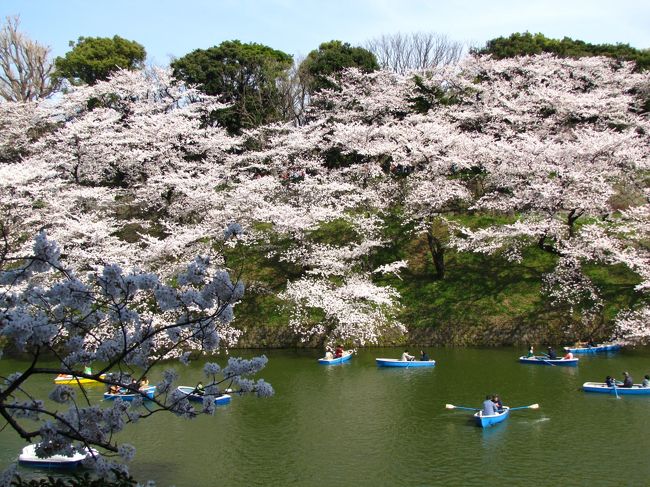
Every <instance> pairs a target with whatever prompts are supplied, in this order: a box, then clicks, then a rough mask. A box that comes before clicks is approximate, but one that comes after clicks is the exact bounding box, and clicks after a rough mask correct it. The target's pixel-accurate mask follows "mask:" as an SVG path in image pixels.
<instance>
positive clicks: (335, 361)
mask: <svg viewBox="0 0 650 487" xmlns="http://www.w3.org/2000/svg"><path fill="white" fill-rule="evenodd" d="M353 353H354V350H346V351H344V352H343V355H342V356H340V357H337V358H332V359H326V358H319V359H318V363H319V364H321V365H337V364H342V363H343V362H347V361H348V360H350V359H351V358H352V354H353Z"/></svg>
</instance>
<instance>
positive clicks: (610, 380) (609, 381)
mask: <svg viewBox="0 0 650 487" xmlns="http://www.w3.org/2000/svg"><path fill="white" fill-rule="evenodd" d="M615 384H616V381H615V380H614V378H613V377H612V376H611V375H608V376H607V377H605V385H606V386H607V387H614V385H615Z"/></svg>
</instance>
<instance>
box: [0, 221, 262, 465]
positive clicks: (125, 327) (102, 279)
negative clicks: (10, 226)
mask: <svg viewBox="0 0 650 487" xmlns="http://www.w3.org/2000/svg"><path fill="white" fill-rule="evenodd" d="M236 231H237V227H236V226H231V227H229V228H228V229H227V230H226V232H225V237H226V238H232V237H234V232H236ZM1 257H2V259H1V260H0V334H1V335H2V337H3V338H4V339H5V340H6V343H7V344H8V346H10V347H13V348H15V349H16V350H18V351H20V352H22V353H24V354H26V355H27V356H29V357H30V358H29V360H27V362H26V364H27V365H26V367H25V368H24V369H23V370H19V371H16V372H15V373H13V374H10V375H8V376H5V377H2V378H1V380H2V386H1V387H0V415H1V416H2V417H3V419H4V420H5V421H6V422H7V424H8V425H9V426H10V427H11V428H13V429H14V430H15V431H16V432H17V433H18V434H19V435H20V436H21V437H22V438H24V439H26V440H28V441H34V442H37V449H36V451H37V454H38V455H42V456H50V455H53V454H72V453H73V452H74V451H85V448H88V447H91V446H95V447H99V448H101V451H102V452H103V454H102V455H93V458H92V459H91V460H90V461H89V462H88V463H90V464H92V466H94V467H95V468H96V469H97V470H98V471H99V472H100V473H101V474H106V473H109V472H110V471H113V470H124V469H125V467H124V466H123V465H122V464H120V463H116V462H113V461H112V460H111V453H113V454H117V455H118V456H119V461H128V460H130V459H131V458H132V457H133V454H134V452H135V450H134V448H133V447H132V446H130V445H126V444H121V445H119V444H117V443H116V440H115V438H114V435H115V433H117V432H119V431H121V430H122V429H123V428H124V427H125V426H126V425H128V424H129V423H132V422H134V421H137V420H139V419H144V418H147V417H149V416H151V415H152V414H154V413H157V412H159V411H170V412H172V413H174V414H176V415H178V416H182V417H186V418H192V417H194V416H196V415H197V414H199V413H201V412H203V413H213V412H214V399H215V397H216V396H218V395H219V394H220V384H222V383H223V382H224V381H226V383H227V384H235V385H236V387H237V388H239V390H241V391H242V392H255V393H256V394H257V395H258V396H261V397H264V396H269V395H271V394H273V389H272V388H271V386H270V385H269V384H268V383H266V382H265V381H264V380H262V379H259V380H257V381H256V382H255V381H253V380H251V379H250V378H248V376H250V375H253V374H255V373H257V372H259V371H260V370H261V369H262V368H263V367H264V365H265V364H266V362H267V360H266V357H264V356H261V357H257V358H253V359H251V360H243V359H238V358H230V359H229V360H228V364H227V366H225V367H224V368H223V369H222V368H220V367H219V366H218V365H217V364H214V363H206V365H205V367H204V372H205V375H206V376H207V377H208V386H207V387H206V395H205V399H204V402H203V404H202V406H201V407H200V408H195V407H194V406H192V405H191V404H190V403H189V402H188V401H187V398H186V397H185V396H184V395H183V394H180V393H179V392H178V391H177V390H176V388H175V386H174V382H175V380H176V374H175V372H174V371H173V370H171V369H170V370H166V371H165V372H164V374H163V377H162V378H161V380H160V382H159V383H158V384H156V393H155V396H154V398H153V400H151V401H148V402H143V399H145V396H144V394H143V393H140V394H142V397H140V398H138V399H137V400H135V401H134V402H132V403H130V404H129V403H127V402H123V401H120V400H118V401H116V402H115V403H114V404H113V405H112V406H110V407H106V408H104V407H100V406H98V405H95V404H92V403H91V402H90V401H89V399H88V396H87V395H86V393H85V390H84V388H83V385H82V384H78V385H79V388H80V389H77V388H72V387H70V386H67V385H57V386H55V387H54V388H53V389H52V391H51V393H50V395H49V399H51V400H52V401H54V402H55V403H58V404H59V405H60V406H57V407H56V408H52V407H51V406H48V405H47V404H46V403H45V402H44V401H43V400H42V399H41V398H38V397H36V396H34V394H33V393H32V392H30V389H31V386H30V381H32V380H33V379H34V378H36V377H39V376H42V375H49V376H53V375H55V374H73V375H74V376H76V377H80V378H87V379H93V380H95V381H98V382H100V383H104V384H106V385H107V386H108V385H112V386H117V387H121V388H124V389H127V390H130V391H132V392H133V393H135V394H138V393H139V391H138V390H137V388H134V386H133V385H132V384H131V382H130V380H127V378H126V377H127V376H126V375H125V372H128V373H130V375H133V376H135V377H136V378H137V377H139V378H140V379H141V378H142V377H143V376H145V375H147V374H148V372H149V371H150V370H151V368H152V367H153V366H155V365H157V364H159V363H160V362H161V361H162V360H169V359H171V358H176V359H178V360H180V361H181V362H182V363H188V361H189V359H190V356H191V354H192V353H193V352H194V353H196V351H199V352H214V351H216V350H218V349H219V348H223V347H225V346H228V345H232V344H233V343H235V342H236V339H237V336H238V334H239V332H238V331H237V330H236V329H234V328H233V327H232V325H231V322H232V319H233V306H234V305H235V304H236V303H237V302H238V301H239V300H240V299H241V297H242V295H243V292H244V285H243V283H242V282H241V281H238V280H235V281H233V280H231V276H230V274H229V273H228V272H227V271H225V270H224V269H220V268H219V266H215V265H214V264H213V262H212V260H211V259H210V258H209V257H208V256H201V257H197V258H195V259H194V260H193V261H192V262H191V263H190V264H189V265H187V267H186V268H185V270H183V271H181V272H179V273H178V274H177V280H176V285H175V286H169V285H166V284H164V283H163V282H162V281H161V280H160V279H159V278H158V276H156V275H155V274H152V273H145V272H140V271H125V270H123V269H122V268H121V267H120V266H118V265H114V264H107V265H105V266H103V267H102V268H100V269H97V270H96V271H94V272H91V273H89V274H88V275H87V276H86V277H82V276H81V275H78V274H77V273H75V272H74V271H73V270H71V269H69V268H67V267H66V265H65V262H64V259H63V257H62V250H61V248H60V247H59V246H58V245H57V244H56V243H55V242H53V241H52V240H49V239H48V238H47V237H46V235H45V234H44V233H41V234H39V235H38V236H37V238H36V239H35V241H34V245H33V252H32V253H31V255H28V256H24V257H22V258H19V257H14V256H13V254H12V252H11V251H10V249H7V248H6V247H5V248H4V249H3V253H2V255H1ZM48 355H54V356H55V357H57V359H58V361H59V363H60V366H58V367H51V366H44V365H42V362H43V361H44V360H45V357H46V356H48ZM91 364H94V365H95V366H96V370H95V372H87V371H85V370H84V367H85V366H89V365H91ZM104 374H106V375H104ZM61 406H68V409H67V410H66V409H63V410H61V409H60V407H61Z"/></svg>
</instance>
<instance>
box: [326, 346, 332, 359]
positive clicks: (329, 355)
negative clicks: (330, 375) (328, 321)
mask: <svg viewBox="0 0 650 487" xmlns="http://www.w3.org/2000/svg"><path fill="white" fill-rule="evenodd" d="M333 358H334V351H333V350H332V347H330V346H329V345H327V346H326V347H325V360H332V359H333Z"/></svg>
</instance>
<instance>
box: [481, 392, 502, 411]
mask: <svg viewBox="0 0 650 487" xmlns="http://www.w3.org/2000/svg"><path fill="white" fill-rule="evenodd" d="M498 413H499V411H498V410H497V405H496V404H494V401H493V400H492V396H490V395H488V396H485V401H483V409H482V410H481V414H482V415H483V416H493V415H495V414H498Z"/></svg>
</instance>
